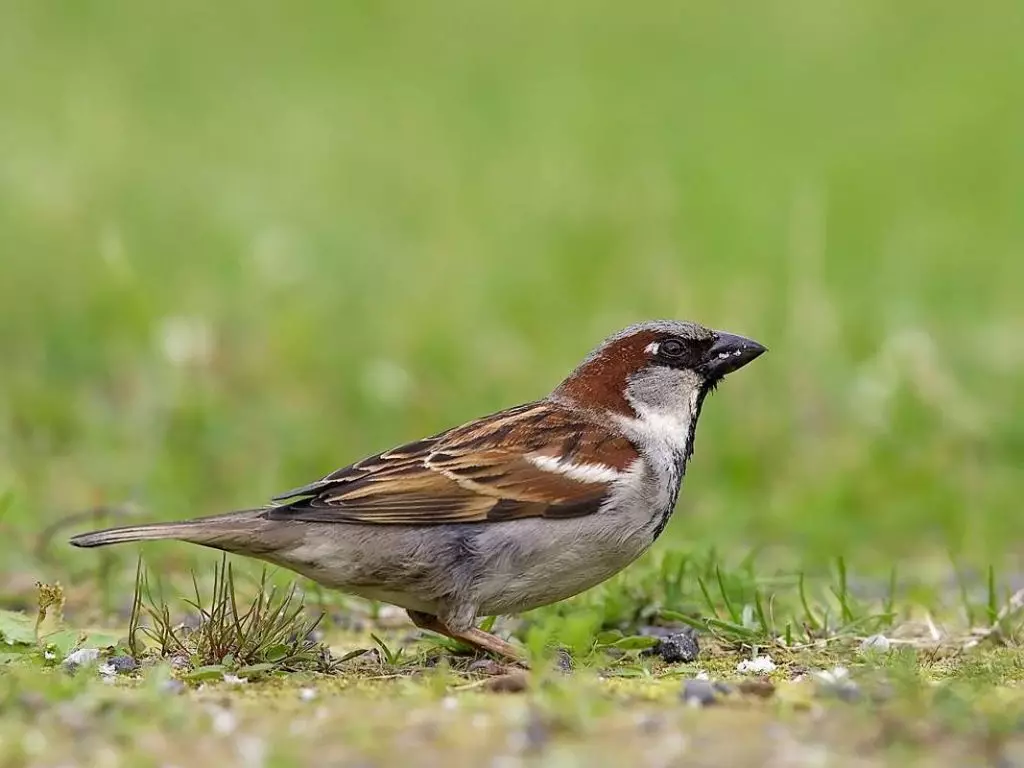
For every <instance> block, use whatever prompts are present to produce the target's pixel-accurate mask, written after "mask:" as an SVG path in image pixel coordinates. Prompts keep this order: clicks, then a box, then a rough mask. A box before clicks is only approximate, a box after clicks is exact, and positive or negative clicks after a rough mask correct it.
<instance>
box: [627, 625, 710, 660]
mask: <svg viewBox="0 0 1024 768" xmlns="http://www.w3.org/2000/svg"><path fill="white" fill-rule="evenodd" d="M644 629H648V630H650V629H654V628H653V627H651V628H648V627H645V628H644ZM641 632H643V630H641ZM646 634H652V635H654V633H653V632H648V633H646ZM658 634H659V635H660V633H658ZM656 636H657V635H656ZM660 637H661V639H660V640H658V644H657V645H655V646H654V647H653V648H649V649H648V650H646V651H644V655H645V656H660V657H661V658H662V659H663V660H664V661H665V662H666V663H668V664H689V663H690V662H693V661H696V660H697V656H698V655H699V654H700V645H699V644H698V643H697V631H696V630H695V629H693V628H692V627H686V628H684V629H677V630H672V631H671V633H670V634H665V635H660Z"/></svg>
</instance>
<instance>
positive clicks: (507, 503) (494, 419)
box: [267, 401, 638, 525]
mask: <svg viewBox="0 0 1024 768" xmlns="http://www.w3.org/2000/svg"><path fill="white" fill-rule="evenodd" d="M637 458H638V454H637V451H636V449H635V448H634V447H633V445H632V443H630V442H629V440H627V439H626V438H625V437H623V436H622V435H620V434H618V433H616V432H613V431H612V430H611V429H609V428H606V427H604V426H601V425H599V424H597V423H595V422H593V421H589V420H586V419H583V418H581V417H580V416H579V414H577V413H576V412H573V411H570V410H568V409H566V408H563V407H561V406H559V405H557V404H554V403H551V402H548V401H540V402H537V403H531V404H529V405H525V406H521V407H519V408H514V409H512V410H509V411H503V412H501V413H498V414H494V415H493V416H488V417H485V418H483V419H479V420H477V421H474V422H470V423H469V424H466V425H464V426H462V427H457V428H455V429H453V430H449V431H448V432H443V433H441V434H439V435H436V436H434V437H430V438H426V439H424V440H419V441H417V442H415V443H409V444H408V445H403V446H400V447H398V448H395V449H392V450H390V451H385V452H384V453H381V454H378V455H376V456H371V457H369V458H367V459H363V460H362V461H359V462H357V463H355V464H353V465H351V466H348V467H345V468H343V469H339V470H338V471H337V472H333V473H331V474H330V475H327V476H326V477H325V478H323V479H322V480H318V481H317V482H315V483H311V484H310V485H307V486H304V487H302V488H297V489H295V490H293V491H289V492H288V493H285V494H282V495H281V496H278V497H277V498H276V500H278V501H280V500H289V499H290V501H287V503H285V504H283V505H281V506H276V507H271V508H270V509H269V510H268V512H267V516H268V517H270V518H271V519H279V520H302V521H310V522H312V521H315V522H339V523H381V524H406V525H408V524H415V525H429V524H436V523H483V522H499V521H503V520H514V519H517V518H523V517H547V518H566V517H578V516H581V515H587V514H591V513H593V512H596V511H597V510H598V509H599V508H600V507H601V505H602V504H603V503H604V501H605V499H606V498H607V496H608V493H609V491H610V489H611V486H612V484H613V483H614V482H615V481H616V480H617V479H619V478H620V477H622V476H623V475H624V474H625V473H626V472H627V471H629V468H630V467H631V466H632V464H633V463H634V462H635V461H636V460H637Z"/></svg>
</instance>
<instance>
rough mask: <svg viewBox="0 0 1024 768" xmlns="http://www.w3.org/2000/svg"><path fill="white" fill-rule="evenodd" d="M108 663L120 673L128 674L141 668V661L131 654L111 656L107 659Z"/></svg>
mask: <svg viewBox="0 0 1024 768" xmlns="http://www.w3.org/2000/svg"><path fill="white" fill-rule="evenodd" d="M107 664H109V665H110V666H112V667H113V668H114V671H115V672H117V673H118V674H119V675H126V674H128V673H129V672H134V671H135V670H136V669H138V668H139V662H137V661H136V660H135V659H133V658H132V657H131V656H111V657H110V658H109V659H107Z"/></svg>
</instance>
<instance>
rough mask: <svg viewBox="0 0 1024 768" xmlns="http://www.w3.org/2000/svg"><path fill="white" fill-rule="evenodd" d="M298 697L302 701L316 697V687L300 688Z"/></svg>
mask: <svg viewBox="0 0 1024 768" xmlns="http://www.w3.org/2000/svg"><path fill="white" fill-rule="evenodd" d="M299 698H300V699H302V701H312V700H313V699H315V698H316V689H315V688H301V689H300V690H299Z"/></svg>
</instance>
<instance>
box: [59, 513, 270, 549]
mask: <svg viewBox="0 0 1024 768" xmlns="http://www.w3.org/2000/svg"><path fill="white" fill-rule="evenodd" d="M263 512H264V510H262V509H251V510H246V511H243V512H229V513H228V514H226V515H214V516H212V517H199V518H196V519H194V520H183V521H181V522H177V523H145V524H142V525H122V526H118V527H116V528H106V529H104V530H102V531H90V532H89V533H80V534H78V535H77V536H72V537H71V539H70V543H71V544H72V545H73V546H75V547H105V546H107V545H108V544H124V543H127V542H131V541H156V540H159V539H175V540H177V541H187V542H190V543H192V544H205V545H208V546H217V544H220V543H222V542H223V541H224V540H225V538H234V537H237V536H243V537H244V536H245V535H246V534H251V533H252V532H253V529H254V528H255V527H257V525H258V523H259V521H260V519H261V517H262V513H263Z"/></svg>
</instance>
